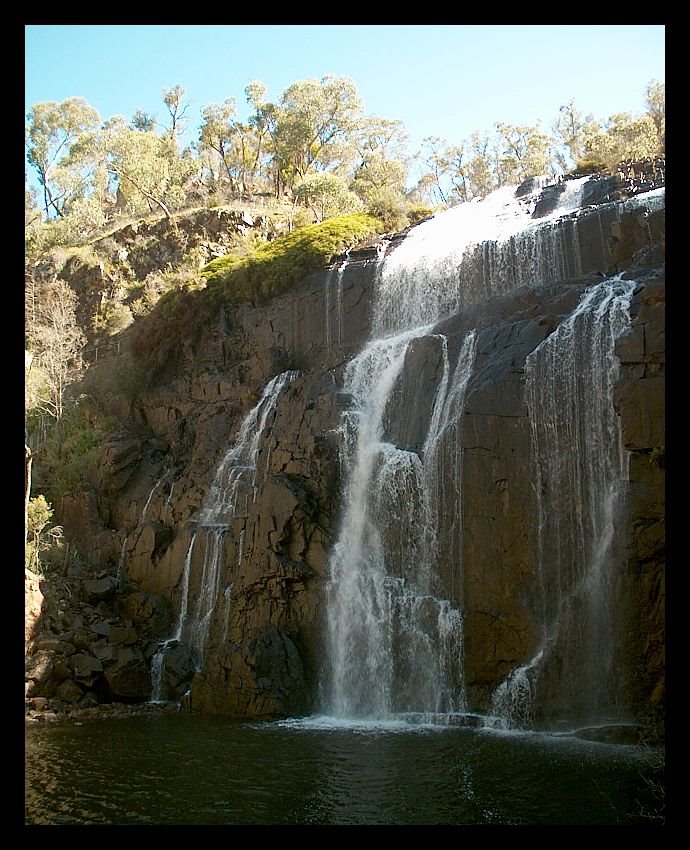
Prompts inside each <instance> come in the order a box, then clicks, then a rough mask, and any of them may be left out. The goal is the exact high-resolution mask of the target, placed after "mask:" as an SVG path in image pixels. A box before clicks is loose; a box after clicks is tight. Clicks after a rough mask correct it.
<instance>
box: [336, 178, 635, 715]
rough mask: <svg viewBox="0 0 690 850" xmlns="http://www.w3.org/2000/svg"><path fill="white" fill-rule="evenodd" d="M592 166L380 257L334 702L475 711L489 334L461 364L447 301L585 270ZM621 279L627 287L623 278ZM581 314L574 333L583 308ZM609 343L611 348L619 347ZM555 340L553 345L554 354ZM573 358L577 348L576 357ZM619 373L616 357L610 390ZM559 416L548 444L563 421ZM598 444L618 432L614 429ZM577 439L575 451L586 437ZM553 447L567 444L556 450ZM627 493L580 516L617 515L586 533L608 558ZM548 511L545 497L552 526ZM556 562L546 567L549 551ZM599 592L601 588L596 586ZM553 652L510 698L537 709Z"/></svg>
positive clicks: (348, 383)
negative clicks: (480, 367)
mask: <svg viewBox="0 0 690 850" xmlns="http://www.w3.org/2000/svg"><path fill="white" fill-rule="evenodd" d="M586 180H587V178H583V179H582V180H573V181H567V183H566V184H565V186H564V187H563V189H562V191H561V194H560V197H559V200H558V203H557V204H556V206H555V208H554V209H553V211H552V212H551V213H549V214H548V215H546V216H543V217H541V218H533V217H532V214H533V213H534V210H535V204H536V196H528V197H523V198H518V197H516V192H515V187H504V188H503V189H500V190H498V191H497V192H495V193H493V194H492V195H490V196H489V197H487V198H485V199H483V200H481V201H477V202H473V203H468V204H462V205H460V206H458V207H455V208H452V209H450V210H448V211H446V212H444V213H441V214H439V215H437V216H436V217H434V218H433V219H431V220H429V221H427V222H423V223H422V224H420V225H418V226H417V227H415V228H414V229H413V230H412V231H410V233H409V234H408V235H407V236H406V238H405V239H404V240H403V241H402V242H401V243H400V244H399V246H398V247H396V248H395V250H393V251H392V252H391V253H390V255H389V256H385V257H384V258H383V259H382V260H381V261H380V265H379V269H378V273H377V276H376V298H375V306H374V312H373V321H372V327H373V334H372V339H371V341H370V342H369V343H368V344H367V346H366V347H365V348H364V350H363V351H362V352H361V353H360V354H359V355H358V356H357V357H355V358H354V359H353V360H352V361H351V362H350V363H349V364H348V366H347V368H346V370H345V374H344V386H343V389H344V391H345V392H346V393H348V394H349V395H350V397H351V398H352V405H351V408H350V410H348V411H347V412H345V413H344V415H343V423H342V426H341V435H342V449H341V459H342V468H343V471H344V488H343V510H342V517H341V525H340V530H339V535H338V538H337V540H336V542H335V544H334V546H333V547H332V550H331V554H330V559H329V583H328V586H327V640H328V669H327V670H326V673H325V676H324V679H323V682H322V685H323V687H322V709H323V711H324V713H326V714H329V715H332V716H337V717H343V718H386V717H390V716H391V715H394V714H398V713H410V712H413V713H423V714H428V713H439V712H462V711H464V710H466V694H465V690H464V681H463V612H462V603H463V600H462V568H463V567H462V450H461V440H460V437H461V428H462V424H461V423H462V412H463V408H464V403H465V394H466V391H467V387H468V384H469V382H470V380H471V376H472V369H473V364H474V357H475V352H476V333H475V332H474V331H471V332H470V333H468V334H467V335H466V338H465V340H464V341H463V342H462V345H461V347H460V350H459V352H458V354H457V360H456V362H455V368H454V372H452V370H451V369H450V363H449V356H448V345H447V341H446V339H445V337H443V336H442V335H439V334H438V333H436V331H435V326H436V323H437V322H438V321H439V320H441V319H442V318H444V317H446V316H450V315H453V314H456V313H460V312H462V311H463V310H464V309H465V308H467V307H469V306H470V305H473V304H476V303H478V302H481V301H483V300H485V299H488V298H491V297H493V296H496V295H501V294H503V293H507V292H509V291H512V290H513V289H516V288H517V287H520V286H529V287H533V288H536V287H539V286H543V285H545V284H549V283H552V282H555V281H558V280H562V279H564V278H568V277H577V276H579V275H581V274H582V265H581V259H580V248H579V243H578V238H577V237H578V233H577V212H578V209H579V204H580V200H581V197H582V189H583V186H584V183H585V182H586ZM617 285H618V287H619V290H620V287H621V286H623V284H617ZM626 286H627V285H626ZM627 291H629V288H628V289H626V292H627ZM602 292H603V290H602ZM614 302H615V304H617V305H619V304H620V303H621V297H620V291H619V292H618V294H617V295H616V296H615V298H614V299H613V301H611V302H609V301H608V300H607V299H606V298H604V299H603V301H601V302H598V303H597V308H596V309H594V312H593V313H592V315H593V316H595V317H597V319H596V321H595V323H596V322H598V325H597V326H598V327H600V328H603V326H604V324H605V322H608V321H609V316H610V315H611V314H612V313H611V311H613V313H615V314H616V315H618V313H619V312H620V307H619V306H617V307H614V306H613V304H614ZM576 314H577V317H580V316H581V317H583V319H582V320H583V321H584V317H585V316H588V315H589V309H588V307H586V306H584V305H583V306H582V308H581V309H579V310H578V311H576ZM577 317H575V316H574V317H573V319H572V321H571V322H568V323H567V324H566V327H564V329H563V331H562V332H561V333H562V334H567V332H568V331H567V328H568V327H570V328H572V327H573V324H574V323H576V322H578V319H577ZM617 321H620V320H617ZM618 332H620V328H619V329H618V330H617V331H616V330H609V337H608V339H609V340H613V339H615V336H616V334H617V333H618ZM571 333H572V332H571ZM578 333H579V323H578ZM554 337H555V335H554ZM559 338H560V335H559ZM429 339H436V340H438V341H439V344H440V349H441V355H440V360H441V363H442V369H441V370H440V371H441V377H440V380H439V381H438V384H437V390H436V396H435V398H434V401H433V403H432V405H431V410H429V409H428V407H427V409H426V410H424V409H423V405H422V407H420V406H419V404H420V403H421V401H418V399H416V398H415V396H414V391H412V392H410V391H409V389H408V391H407V394H406V392H405V388H404V383H405V377H404V370H405V362H406V357H408V356H410V352H411V351H412V350H413V349H414V347H415V346H416V345H419V344H420V341H422V340H429ZM591 345H592V346H593V348H592V349H590V354H589V356H590V357H593V356H594V350H595V349H596V347H597V346H601V345H602V337H601V336H599V337H597V338H596V339H595V338H594V337H592V343H591ZM604 348H605V350H606V351H607V352H609V353H607V355H606V357H608V358H609V360H607V363H610V350H612V349H611V348H610V346H608V347H606V346H604ZM547 349H548V346H546V345H545V346H544V347H543V351H542V354H543V353H544V352H546V350H547ZM568 356H571V355H570V354H569V355H568ZM597 356H599V355H597ZM564 362H570V361H568V360H567V357H566V358H565V360H564ZM577 362H580V361H579V360H578V361H577ZM451 374H452V375H453V377H452V379H451V377H450V376H451ZM613 377H614V375H613V372H612V371H611V369H610V368H609V370H608V372H607V373H606V380H607V381H608V384H607V388H608V389H607V392H608V391H609V390H610V387H611V381H612V380H613ZM588 380H589V379H588ZM591 380H592V381H594V382H596V381H600V380H602V377H601V373H599V375H598V377H596V376H594V374H593V373H592V377H591ZM535 383H539V379H537V380H536V382H535ZM531 386H532V389H531V390H530V392H532V393H534V389H533V385H532V384H531ZM555 392H556V393H558V392H560V390H556V391H555ZM586 392H587V393H590V392H592V393H598V394H599V395H598V397H600V398H602V402H601V403H602V405H604V406H605V405H606V404H610V395H606V393H603V394H602V391H601V388H600V389H596V388H595V387H594V386H591V387H588V388H587V390H586ZM604 397H605V399H606V400H604ZM563 400H565V399H563ZM531 404H532V405H533V406H536V407H539V405H540V402H539V401H538V400H537V399H536V398H535V397H533V398H532V401H531ZM416 405H417V406H416ZM572 405H575V407H576V408H577V409H578V410H579V411H580V412H581V414H582V415H583V416H584V415H585V411H591V407H590V405H589V403H588V402H587V401H586V399H585V398H584V397H580V398H579V400H578V399H576V398H571V406H572ZM408 410H409V411H410V412H407V411H408ZM607 410H608V408H607ZM403 413H404V415H406V416H410V417H412V418H415V419H416V420H417V421H426V422H427V426H426V432H425V436H424V440H423V441H422V445H421V446H420V447H417V449H416V450H413V449H411V448H410V447H409V446H407V445H405V446H401V445H400V442H399V441H398V443H396V439H395V431H396V428H395V421H396V418H400V417H401V416H402V415H403ZM598 414H600V415H599V418H600V422H599V423H598V424H599V425H600V426H601V427H604V428H606V429H608V430H607V433H608V434H609V440H608V443H607V444H606V448H607V450H608V451H610V452H612V453H613V454H612V457H613V456H618V455H616V452H617V451H618V450H619V448H620V440H619V442H618V443H615V441H613V439H612V436H613V434H614V430H615V428H614V425H615V423H614V422H613V421H612V420H611V417H610V416H607V417H606V418H604V417H603V408H602V409H601V410H598ZM604 422H605V423H606V424H605V425H604V424H603V423H604ZM544 428H545V429H546V430H543V433H542V435H541V436H540V438H539V439H540V440H541V441H542V443H543V441H544V440H546V439H547V430H548V426H544ZM616 433H617V432H616ZM579 439H580V441H581V442H582V443H584V442H587V441H588V440H590V441H591V440H592V439H594V437H593V435H592V434H584V433H583V434H582V435H581V436H580V438H579ZM597 445H599V446H601V447H603V445H604V439H603V435H602V437H601V439H599V440H598V442H597ZM561 448H562V447H561ZM535 449H536V451H537V454H536V455H535V456H536V457H541V456H543V454H544V452H545V451H549V452H551V451H552V449H551V448H549V449H548V450H547V449H546V447H545V446H544V445H540V446H535ZM568 452H569V454H570V455H571V456H574V454H575V453H576V452H574V451H573V450H572V447H570V448H569V449H568ZM553 457H554V458H556V457H558V450H557V449H556V450H554V454H553ZM607 457H608V456H607ZM554 462H555V461H554ZM587 464H588V469H589V470H590V472H589V473H588V474H590V475H593V474H594V470H595V468H597V466H598V465H602V464H603V457H600V456H596V457H595V456H594V455H591V454H590V460H588V461H587ZM607 468H608V469H609V471H610V473H611V474H612V476H613V480H615V481H616V482H617V481H619V480H620V478H621V477H623V475H622V470H621V467H620V464H619V463H618V464H616V463H613V466H611V464H609V466H608V467H607ZM449 469H451V470H453V473H452V474H449V472H448V470H449ZM608 480H609V479H608V478H607V481H608ZM559 484H561V485H562V486H566V484H567V485H568V486H569V485H570V482H566V481H560V482H556V481H549V484H548V486H550V487H552V486H555V487H557V486H558V485H559ZM590 485H592V486H594V485H593V482H592V481H588V482H587V483H586V486H587V487H589V486H590ZM602 486H603V484H602ZM617 499H618V496H617V495H616V494H615V492H614V491H611V490H609V500H608V502H607V503H606V504H603V503H600V502H598V503H596V504H590V505H589V507H588V517H587V518H585V517H581V518H579V519H578V521H579V522H580V523H582V522H588V523H590V524H592V523H594V515H595V514H598V516H599V521H600V522H601V523H603V526H602V527H601V529H598V527H597V528H596V529H595V528H593V529H592V530H591V532H590V533H589V536H588V538H587V539H589V540H592V539H594V538H596V541H597V545H598V549H595V550H593V551H592V555H593V557H594V558H595V559H596V560H597V561H598V562H599V563H601V562H603V560H605V557H604V554H603V553H604V550H605V549H606V547H607V543H606V539H607V538H606V529H609V528H610V525H611V516H612V514H611V511H613V510H614V509H615V507H616V505H617ZM585 503H586V502H582V504H585ZM546 514H547V510H546V506H545V505H542V506H541V512H540V522H541V524H542V525H543V524H544V523H545V522H546V519H545V517H546ZM571 534H572V535H575V534H576V530H575V529H573V530H572V532H571ZM551 536H553V535H550V537H551ZM556 536H557V535H556ZM575 548H576V549H577V547H575ZM596 552H598V555H597V554H595V553H596ZM440 563H444V564H445V568H446V571H448V570H449V571H450V582H445V584H444V587H445V588H446V590H445V594H448V589H449V588H450V595H451V596H452V599H448V598H444V591H442V590H441V589H440V583H439V581H438V567H439V564H440ZM541 563H542V566H541V569H542V571H545V570H546V560H544V559H542V561H541ZM448 565H450V567H449V566H448ZM454 580H455V583H454ZM556 580H558V579H556ZM587 582H588V587H591V588H592V589H594V588H595V587H597V588H598V589H601V579H598V578H595V575H594V573H591V574H590V573H588V578H587ZM547 596H549V592H548V591H546V590H545V592H544V598H547ZM595 597H596V593H595V594H593V595H591V597H590V598H592V599H594V598H595ZM556 615H557V612H555V611H550V612H548V613H547V615H546V619H547V620H548V621H549V622H550V623H552V624H553V623H556V622H557V620H558V617H557V616H556ZM595 619H596V622H599V623H601V622H603V619H602V618H601V617H600V616H599V615H597V618H595V617H594V616H593V615H592V616H591V617H590V621H591V622H592V624H594V622H595ZM600 634H601V632H600ZM544 654H546V653H544ZM541 657H542V655H541V650H540V652H539V654H538V655H537V656H536V657H535V659H533V661H532V662H530V663H529V664H527V665H524V666H523V667H521V668H520V669H519V670H515V671H513V674H512V678H511V679H510V683H504V685H503V686H502V688H499V690H498V691H497V692H496V695H495V701H494V708H495V710H496V711H500V712H503V714H504V715H510V716H511V717H513V718H518V719H519V721H520V722H524V723H525V724H527V723H529V722H530V721H531V718H532V709H533V706H532V704H531V691H532V683H533V680H534V677H535V668H536V667H537V665H538V664H539V662H540V661H541ZM526 694H528V695H529V696H525V695H526ZM518 725H519V724H518Z"/></svg>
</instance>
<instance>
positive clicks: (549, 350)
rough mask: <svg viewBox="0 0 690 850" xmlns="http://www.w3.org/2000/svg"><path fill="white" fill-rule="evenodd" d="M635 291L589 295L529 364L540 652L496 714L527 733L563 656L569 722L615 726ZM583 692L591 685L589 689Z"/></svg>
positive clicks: (616, 286) (500, 696)
mask: <svg viewBox="0 0 690 850" xmlns="http://www.w3.org/2000/svg"><path fill="white" fill-rule="evenodd" d="M635 285H636V284H635V282H634V281H629V280H619V279H618V278H612V279H610V280H606V281H603V282H602V283H600V284H598V285H597V286H594V287H591V288H590V289H588V290H587V291H586V292H585V293H584V294H583V296H582V298H581V299H580V302H579V303H578V305H577V307H576V309H575V310H574V311H573V312H572V314H571V315H570V316H569V317H568V318H567V319H566V320H565V321H564V322H562V323H561V324H560V325H559V327H558V328H557V330H556V331H555V332H554V333H553V334H551V335H550V336H548V337H547V338H546V339H545V340H544V342H543V343H542V344H541V345H540V346H538V347H537V348H536V349H535V350H534V351H533V352H532V354H531V355H529V356H528V358H527V360H526V362H525V378H526V384H525V393H526V402H527V407H528V411H529V416H530V424H531V433H532V456H533V461H532V462H533V465H534V470H535V481H536V492H537V503H538V514H539V515H538V565H539V577H540V582H541V587H542V593H543V611H542V618H543V619H542V622H543V645H542V646H541V648H540V649H539V652H538V653H537V655H536V657H535V658H534V659H533V660H532V661H531V662H530V664H529V665H526V667H525V668H520V670H519V671H514V673H511V675H510V676H509V677H508V680H507V681H506V682H504V683H502V685H501V686H499V688H498V690H497V691H496V693H495V695H494V705H493V714H494V715H495V716H497V717H498V718H499V719H500V720H501V721H503V722H504V723H505V724H506V725H509V726H521V725H529V724H530V722H531V721H532V719H533V717H534V713H535V708H536V706H535V702H536V701H538V699H539V684H538V683H539V679H540V677H542V676H544V675H553V674H552V673H549V667H548V665H549V661H550V659H551V656H552V653H553V651H554V649H555V648H556V647H557V646H559V644H561V643H563V642H564V641H568V642H569V651H568V652H559V666H560V668H561V669H559V672H558V676H559V681H560V692H561V694H562V698H563V700H564V704H567V706H568V714H569V716H570V717H577V718H578V719H580V720H581V721H588V722H589V721H591V720H593V719H602V718H607V717H608V719H611V718H612V717H614V718H615V717H616V716H617V712H618V711H619V707H618V706H617V693H616V689H617V670H616V668H615V665H614V659H615V652H614V650H615V645H616V632H617V625H618V622H617V613H618V612H617V611H616V596H617V594H616V593H614V592H613V587H612V582H613V581H614V578H615V572H616V565H615V547H616V543H617V536H618V534H619V533H620V532H619V528H620V519H621V512H622V510H623V507H624V501H625V492H624V481H625V480H626V479H627V477H628V469H627V466H628V455H627V452H626V451H625V450H624V448H623V441H622V436H621V432H620V422H619V419H618V417H617V415H616V411H615V409H614V405H613V391H614V386H615V382H616V379H617V377H618V371H619V363H618V359H617V357H616V355H615V343H616V340H617V339H618V337H619V336H620V335H621V334H622V333H623V332H625V331H626V330H627V329H628V327H629V326H630V315H629V305H630V299H631V297H632V293H633V290H634V288H635ZM582 683H585V684H584V685H583V684H582Z"/></svg>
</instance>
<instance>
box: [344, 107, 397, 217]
mask: <svg viewBox="0 0 690 850" xmlns="http://www.w3.org/2000/svg"><path fill="white" fill-rule="evenodd" d="M408 139H409V137H408V135H407V133H406V132H405V129H404V126H403V123H402V122H401V121H396V120H391V119H388V118H379V117H377V116H366V117H363V118H362V119H361V120H360V121H359V122H358V123H357V126H356V128H355V129H354V131H353V133H352V140H353V144H354V147H355V151H356V154H357V160H358V162H357V164H356V165H355V168H354V174H353V177H352V182H351V188H352V190H353V191H354V192H355V193H356V194H357V195H359V197H360V198H362V200H364V202H365V203H366V204H367V205H368V206H369V207H375V206H376V205H377V204H380V203H382V202H383V203H385V202H391V201H393V200H400V199H402V197H403V195H404V192H405V181H406V179H407V172H408V154H407V143H408Z"/></svg>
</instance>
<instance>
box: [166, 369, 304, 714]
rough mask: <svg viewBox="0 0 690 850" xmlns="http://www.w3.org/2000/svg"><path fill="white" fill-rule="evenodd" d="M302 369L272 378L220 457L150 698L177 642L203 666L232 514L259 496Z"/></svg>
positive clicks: (227, 599)
mask: <svg viewBox="0 0 690 850" xmlns="http://www.w3.org/2000/svg"><path fill="white" fill-rule="evenodd" d="M298 374H299V373H298V372H296V371H287V372H283V373H281V374H280V375H276V376H275V377H274V378H272V379H271V380H270V381H269V382H268V384H267V385H266V387H265V389H264V391H263V394H262V396H261V398H260V400H259V402H258V403H257V404H256V405H255V406H254V407H253V408H252V409H251V410H250V411H249V413H248V414H247V416H246V417H245V418H244V420H243V422H242V425H241V426H240V429H239V432H238V434H237V437H236V439H235V441H234V442H233V444H232V446H231V447H230V449H229V450H228V452H227V453H226V455H225V457H224V458H223V460H222V461H221V463H220V465H219V467H218V471H217V472H216V475H215V478H214V480H213V483H212V485H211V488H210V490H209V492H208V494H207V496H206V498H205V499H204V501H203V503H202V505H201V508H200V509H199V512H198V515H197V517H196V520H195V526H196V528H195V530H194V531H193V534H192V538H191V541H190V545H189V549H188V551H187V557H186V559H185V567H184V571H183V575H182V579H181V584H182V597H181V603H180V611H179V615H178V619H177V625H176V628H175V632H174V634H173V635H172V637H171V638H169V639H168V640H167V641H165V642H164V643H163V644H162V645H161V647H160V649H159V650H158V653H157V654H156V656H154V658H153V660H152V664H151V675H152V681H153V683H154V689H153V690H152V696H151V699H152V701H154V702H155V701H160V693H161V678H162V669H163V665H164V656H165V652H166V650H167V649H168V648H169V647H170V646H171V645H172V644H173V642H175V643H177V642H180V641H184V642H185V643H186V644H187V645H188V646H190V647H191V649H192V650H193V651H194V654H195V657H196V659H197V666H198V669H201V668H202V667H203V661H204V655H205V651H206V644H207V642H208V638H209V633H210V630H211V625H212V621H213V618H214V615H215V613H216V605H217V602H218V597H219V595H220V587H221V582H222V578H223V568H224V558H223V550H224V543H225V536H226V534H227V532H228V531H229V529H230V527H231V524H232V522H233V520H235V519H242V518H245V517H246V516H247V514H248V509H249V505H250V503H253V502H254V501H255V499H256V493H257V489H258V487H259V486H260V484H261V482H262V480H263V477H264V476H265V475H266V474H267V472H268V468H269V462H270V456H267V458H266V462H265V463H264V464H263V467H262V469H261V470H260V469H259V455H260V446H261V442H262V439H263V438H264V437H265V435H266V434H267V433H268V432H269V431H270V427H271V425H272V416H274V414H275V409H276V405H277V402H278V398H279V396H280V393H281V392H282V391H283V389H284V388H285V386H286V385H287V384H289V383H290V382H291V381H294V380H295V378H296V377H297V376H298ZM197 539H200V540H202V541H203V544H204V550H203V555H204V560H203V565H202V569H201V577H200V579H199V589H198V592H197V593H196V594H195V601H194V605H193V607H192V610H191V611H190V610H189V609H188V601H189V587H190V582H191V574H192V553H193V551H194V547H195V543H196V541H197ZM239 541H240V553H241V549H242V545H243V541H244V528H242V529H241V530H240V531H239ZM226 590H227V588H226ZM224 599H225V610H224V613H223V625H222V629H223V632H222V633H223V634H225V635H226V634H227V628H228V618H229V616H230V610H229V606H230V601H231V594H230V593H227V594H226V593H225V592H224Z"/></svg>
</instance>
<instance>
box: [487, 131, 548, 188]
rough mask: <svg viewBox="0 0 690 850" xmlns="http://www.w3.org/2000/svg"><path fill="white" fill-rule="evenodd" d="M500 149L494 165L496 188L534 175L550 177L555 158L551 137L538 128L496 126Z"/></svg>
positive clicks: (519, 181)
mask: <svg viewBox="0 0 690 850" xmlns="http://www.w3.org/2000/svg"><path fill="white" fill-rule="evenodd" d="M496 131H497V135H498V143H499V146H500V154H499V160H498V163H497V177H498V183H499V185H504V184H506V183H521V182H522V181H523V180H526V179H527V178H528V177H534V176H535V175H537V174H553V173H554V170H555V169H554V158H553V156H552V154H551V151H550V147H551V144H552V140H551V137H550V136H548V135H546V134H545V133H542V132H541V130H539V127H538V126H533V125H517V124H504V123H503V122H500V121H499V122H498V123H497V124H496Z"/></svg>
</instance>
